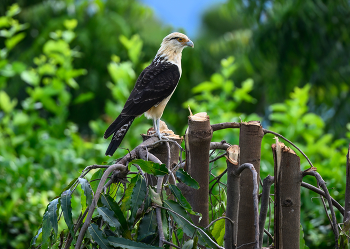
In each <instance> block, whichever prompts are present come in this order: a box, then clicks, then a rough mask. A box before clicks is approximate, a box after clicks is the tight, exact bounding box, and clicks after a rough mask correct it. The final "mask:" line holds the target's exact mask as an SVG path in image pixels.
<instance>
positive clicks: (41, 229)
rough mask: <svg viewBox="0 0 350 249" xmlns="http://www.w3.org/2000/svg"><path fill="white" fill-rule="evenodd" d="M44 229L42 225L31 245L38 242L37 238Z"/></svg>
mask: <svg viewBox="0 0 350 249" xmlns="http://www.w3.org/2000/svg"><path fill="white" fill-rule="evenodd" d="M42 231H43V228H42V227H40V228H39V230H38V232H37V234H36V235H35V236H34V237H33V238H32V241H30V245H31V246H33V245H35V243H36V240H37V239H38V237H39V235H40V234H41V232H42Z"/></svg>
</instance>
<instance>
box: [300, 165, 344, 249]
mask: <svg viewBox="0 0 350 249" xmlns="http://www.w3.org/2000/svg"><path fill="white" fill-rule="evenodd" d="M306 175H311V176H314V177H315V178H316V180H317V184H318V186H320V187H321V188H322V189H323V191H324V193H325V195H326V196H325V197H326V199H327V201H328V205H329V209H330V211H331V215H332V221H333V224H332V228H333V232H334V236H335V248H338V239H339V230H338V225H337V218H336V217H335V214H334V209H333V205H332V199H331V196H330V194H329V192H328V189H327V186H326V183H325V181H324V180H323V179H322V177H321V175H320V174H319V173H318V172H316V171H304V172H303V173H302V176H303V177H304V176H306ZM326 212H327V210H326Z"/></svg>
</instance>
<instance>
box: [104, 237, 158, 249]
mask: <svg viewBox="0 0 350 249" xmlns="http://www.w3.org/2000/svg"><path fill="white" fill-rule="evenodd" d="M107 239H108V242H109V244H110V245H112V246H114V247H121V248H126V249H148V248H150V249H154V248H159V249H160V247H156V246H151V245H147V244H144V243H141V242H135V241H132V240H128V239H124V238H117V237H108V238H107Z"/></svg>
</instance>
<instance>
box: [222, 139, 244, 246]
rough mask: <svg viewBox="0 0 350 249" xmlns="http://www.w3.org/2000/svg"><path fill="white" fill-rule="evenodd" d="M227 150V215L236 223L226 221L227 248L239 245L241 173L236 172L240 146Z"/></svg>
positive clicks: (233, 146) (225, 238)
mask: <svg viewBox="0 0 350 249" xmlns="http://www.w3.org/2000/svg"><path fill="white" fill-rule="evenodd" d="M226 152H227V156H226V158H227V160H226V163H227V208H226V217H228V218H230V219H231V220H232V221H233V222H234V225H233V227H232V223H231V222H230V221H228V220H226V221H225V237H224V240H225V249H234V248H236V247H237V231H238V211H239V199H240V193H239V192H240V188H239V183H240V175H236V174H234V172H235V171H236V170H237V168H238V167H239V164H238V162H239V147H238V146H237V145H232V146H230V147H229V148H227V150H226Z"/></svg>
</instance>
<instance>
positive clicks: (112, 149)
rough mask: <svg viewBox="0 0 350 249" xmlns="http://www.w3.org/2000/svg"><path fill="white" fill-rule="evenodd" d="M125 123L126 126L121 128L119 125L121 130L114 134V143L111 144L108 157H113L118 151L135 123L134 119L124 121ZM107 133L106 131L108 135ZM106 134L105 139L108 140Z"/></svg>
mask: <svg viewBox="0 0 350 249" xmlns="http://www.w3.org/2000/svg"><path fill="white" fill-rule="evenodd" d="M118 118H119V117H118ZM124 121H125V123H124V125H122V126H121V127H120V125H118V126H119V127H120V128H119V129H118V130H116V131H115V132H114V134H113V137H112V141H111V142H110V144H109V146H108V148H107V151H106V156H113V154H114V152H115V151H116V150H117V149H118V147H119V145H120V143H121V142H122V141H123V138H124V137H125V134H126V133H127V132H128V130H129V128H130V126H131V124H132V122H133V121H134V117H131V119H130V118H129V119H127V120H124ZM113 123H114V122H113ZM112 125H113V124H111V126H112ZM111 126H110V127H111ZM110 127H109V128H110ZM109 128H108V129H109ZM108 129H107V131H108ZM107 131H106V133H107ZM106 133H105V135H104V137H105V138H106ZM110 135H111V134H110ZM110 135H107V137H109V136H110Z"/></svg>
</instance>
